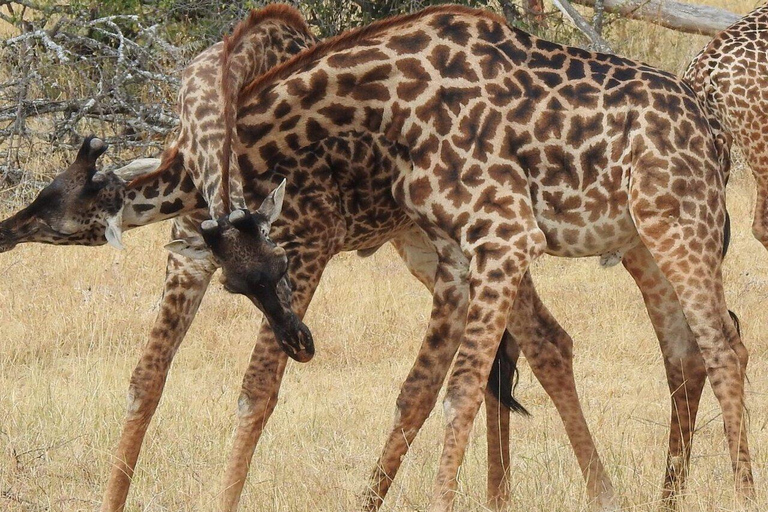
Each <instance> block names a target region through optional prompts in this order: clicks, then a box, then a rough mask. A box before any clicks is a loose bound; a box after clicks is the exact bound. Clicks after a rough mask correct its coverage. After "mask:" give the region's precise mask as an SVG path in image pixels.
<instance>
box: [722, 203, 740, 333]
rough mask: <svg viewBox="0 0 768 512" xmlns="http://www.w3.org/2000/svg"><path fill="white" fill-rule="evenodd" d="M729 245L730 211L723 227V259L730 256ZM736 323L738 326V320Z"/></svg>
mask: <svg viewBox="0 0 768 512" xmlns="http://www.w3.org/2000/svg"><path fill="white" fill-rule="evenodd" d="M729 245H731V216H730V215H728V210H725V226H723V258H725V255H726V254H728V246H729ZM729 313H730V311H729ZM731 316H732V317H735V316H736V315H734V314H733V313H731ZM736 323H737V324H738V319H737V321H736Z"/></svg>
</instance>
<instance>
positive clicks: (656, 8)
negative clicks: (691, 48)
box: [571, 0, 741, 36]
mask: <svg viewBox="0 0 768 512" xmlns="http://www.w3.org/2000/svg"><path fill="white" fill-rule="evenodd" d="M571 1H572V2H573V3H576V4H579V5H586V6H587V7H594V6H595V0H571ZM603 3H604V7H605V11H606V12H613V13H619V14H621V15H622V16H625V17H627V18H633V19H636V20H642V21H649V22H651V23H655V24H657V25H661V26H662V27H666V28H671V29H672V30H678V31H680V32H688V33H692V34H706V35H709V36H714V35H715V34H717V33H718V32H720V31H721V30H723V29H725V28H727V27H729V26H730V25H732V24H734V23H736V22H737V21H738V20H739V19H741V16H740V15H738V14H735V13H732V12H731V11H727V10H725V9H719V8H717V7H709V6H706V5H693V4H686V3H683V2H677V1H675V0H604V2H603Z"/></svg>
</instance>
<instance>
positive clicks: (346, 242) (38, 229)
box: [0, 5, 519, 510]
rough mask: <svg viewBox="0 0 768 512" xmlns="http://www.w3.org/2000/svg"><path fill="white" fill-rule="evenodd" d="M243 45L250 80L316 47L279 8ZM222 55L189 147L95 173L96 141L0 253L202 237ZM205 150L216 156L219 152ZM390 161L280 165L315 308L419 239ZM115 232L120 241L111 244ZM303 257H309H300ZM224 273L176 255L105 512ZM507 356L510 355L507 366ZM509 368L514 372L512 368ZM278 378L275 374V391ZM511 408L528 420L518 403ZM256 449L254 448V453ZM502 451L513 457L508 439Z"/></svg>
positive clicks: (116, 506) (367, 155)
mask: <svg viewBox="0 0 768 512" xmlns="http://www.w3.org/2000/svg"><path fill="white" fill-rule="evenodd" d="M234 39H239V40H240V43H242V44H239V45H238V47H237V49H236V50H235V51H234V52H233V55H232V57H231V59H230V61H231V63H232V64H233V65H234V66H242V67H241V68H240V71H239V72H240V73H242V79H243V80H247V79H249V78H250V77H253V76H255V75H256V74H257V73H260V72H262V71H263V70H264V69H266V68H268V67H269V66H272V65H274V64H275V63H277V62H279V61H280V60H281V59H284V58H285V56H286V55H288V54H290V53H292V52H298V50H299V49H300V48H301V47H302V46H306V45H308V44H311V43H313V42H314V38H313V36H312V35H311V33H309V31H308V29H306V26H305V25H303V20H301V17H300V15H299V14H298V12H297V11H295V10H293V9H291V8H288V7H286V6H277V5H272V6H269V7H267V8H265V9H263V10H261V11H254V12H253V13H252V15H251V16H250V18H249V19H248V20H246V21H245V22H244V23H243V24H242V25H241V26H240V29H239V36H237V37H236V38H234ZM222 47H223V45H222V44H217V45H214V46H213V47H212V48H210V49H209V50H207V51H205V52H203V53H202V54H201V55H200V56H198V57H197V58H196V59H194V61H193V62H192V63H190V65H189V66H188V68H187V69H186V71H185V73H184V79H183V85H182V88H181V91H180V94H179V103H180V104H181V106H182V123H181V134H180V140H182V141H184V144H185V145H186V146H185V147H179V146H175V147H172V148H171V149H170V150H169V151H167V152H166V153H165V154H164V155H163V160H162V162H161V161H160V160H157V159H143V160H137V161H135V162H134V163H133V164H132V165H129V166H126V167H124V168H121V169H118V170H116V171H114V172H102V171H98V172H97V169H96V158H98V156H99V155H100V154H101V153H103V151H104V150H105V149H106V145H105V144H104V143H103V142H102V141H101V140H100V139H97V138H88V139H87V140H86V141H85V142H84V143H83V147H82V148H81V151H80V154H79V156H78V158H77V159H76V160H75V162H74V163H73V164H72V166H70V167H69V168H68V169H67V170H66V171H64V172H62V173H61V174H60V175H59V176H57V178H56V179H55V180H54V181H53V183H51V184H50V185H48V186H47V187H46V188H45V189H44V190H43V191H42V192H41V193H40V194H39V196H38V198H37V199H36V200H35V201H34V202H33V203H32V204H31V205H30V206H29V207H27V208H24V209H23V210H21V211H19V212H18V213H17V214H15V215H13V216H12V217H10V218H9V219H6V220H5V221H3V222H2V223H0V252H5V251H8V250H11V249H13V247H15V246H16V245H17V244H19V243H28V242H39V243H47V244H55V245H72V244H78V245H91V246H96V245H102V244H104V243H105V242H106V241H107V238H110V239H111V241H116V242H117V243H116V245H120V243H119V242H120V238H121V233H122V231H123V230H127V229H132V228H134V227H138V226H144V225H147V224H150V223H153V222H158V221H161V220H166V219H171V218H175V221H174V226H173V228H172V238H173V239H179V238H185V239H194V238H195V237H199V231H198V226H199V225H200V223H201V221H202V220H203V219H205V218H206V217H207V214H206V211H207V203H206V201H205V199H204V198H203V196H202V195H201V194H200V193H199V192H198V191H197V189H196V188H195V186H194V183H193V182H192V180H191V178H190V175H189V173H188V169H189V168H190V167H193V166H204V165H205V164H206V160H205V156H204V155H203V154H202V152H201V151H199V148H195V145H196V144H197V142H198V141H197V140H196V139H195V138H196V137H198V132H200V131H203V130H209V131H210V132H211V133H210V136H216V132H215V130H216V129H217V127H218V124H217V123H218V121H219V118H218V117H217V112H218V110H217V109H218V108H219V107H220V100H219V96H218V87H217V86H216V78H215V76H216V75H217V74H218V72H219V65H220V61H221V55H222ZM273 50H274V51H273ZM207 135H208V134H207ZM201 142H202V143H204V144H205V143H209V146H208V147H215V142H211V141H206V140H203V141H201ZM185 148H186V149H185ZM189 148H193V149H195V150H197V151H198V152H193V151H192V150H191V149H189ZM389 151H390V150H389V149H385V150H382V148H381V147H380V145H379V144H378V143H377V142H376V141H374V140H373V139H372V138H371V137H367V136H363V137H355V138H351V139H332V140H328V141H324V142H323V143H318V144H315V145H313V146H310V147H308V148H306V150H305V152H304V155H305V156H304V157H303V158H302V159H301V166H300V167H299V168H293V167H286V166H282V165H279V166H277V167H276V168H275V169H274V172H275V175H274V177H273V178H271V179H272V181H273V182H276V180H278V179H282V177H283V176H287V177H289V178H290V177H291V176H294V178H292V179H291V182H292V183H296V184H295V185H294V184H291V185H290V186H289V190H290V192H291V193H290V196H289V197H288V198H287V199H286V201H285V207H284V212H283V213H284V214H283V217H282V219H281V220H279V221H278V222H277V223H276V225H275V227H274V230H273V238H274V239H275V240H277V241H283V242H284V243H285V246H286V252H287V253H288V254H289V255H291V265H290V268H289V270H288V273H289V276H290V280H291V281H292V282H294V283H298V286H297V287H296V289H295V290H294V291H293V294H294V296H296V297H299V298H300V299H299V300H300V301H301V302H302V303H306V304H308V303H309V301H310V299H311V293H307V290H313V289H314V286H316V284H317V282H318V281H319V280H320V277H321V275H322V272H323V269H324V267H325V264H326V263H327V262H328V261H329V260H330V259H331V258H332V257H333V256H334V255H335V254H336V253H338V252H340V251H347V250H360V249H366V248H369V247H377V246H379V245H381V244H382V243H385V242H386V241H387V240H389V239H390V238H392V237H395V238H403V242H402V243H403V244H407V243H408V238H409V237H410V232H411V231H414V230H418V229H417V228H414V226H413V225H412V223H411V222H410V220H409V219H408V218H407V216H405V215H404V213H403V212H402V211H401V210H400V209H399V207H398V206H397V205H396V204H395V203H394V201H393V200H392V199H391V194H390V191H389V185H390V181H391V176H392V174H393V171H392V167H393V166H394V165H395V159H396V158H397V153H396V152H395V153H392V154H390V152H389ZM350 162H354V164H353V165H350ZM353 185H354V186H353ZM251 186H258V187H262V188H264V189H268V187H269V186H270V185H269V184H246V192H247V193H248V194H249V196H250V195H253V196H254V197H255V199H253V201H259V202H260V201H261V199H260V197H259V196H258V194H259V193H260V192H252V191H251V189H250V187H251ZM259 190H261V189H259ZM259 202H255V203H249V204H255V205H258V204H259ZM109 229H111V230H113V233H114V236H112V235H109V236H107V232H108V230H109ZM422 249H423V248H421V247H417V248H416V250H415V254H416V256H412V259H413V260H414V261H415V262H416V263H419V261H420V258H419V257H418V254H419V253H420V251H421V250H422ZM297 251H300V252H301V253H302V255H301V256H299V255H297V254H296V253H297ZM215 270H216V266H215V264H214V262H213V261H205V260H202V261H201V260H198V259H190V258H187V257H184V256H180V255H177V254H171V255H170V256H169V257H168V264H167V268H166V280H165V289H164V293H163V300H162V302H161V305H160V311H159V313H158V316H157V319H156V321H155V325H154V327H153V329H152V331H151V333H150V339H149V342H148V344H147V346H146V348H145V349H144V352H143V354H142V356H141V359H140V361H139V363H138V365H137V366H136V369H135V370H134V372H133V375H132V377H131V385H130V391H129V396H130V398H129V410H128V414H127V417H126V423H125V426H124V428H123V432H122V436H121V440H120V443H119V446H118V448H117V450H116V452H115V457H114V465H113V467H112V472H111V475H110V479H109V484H108V486H107V489H106V492H105V497H104V501H103V504H102V510H122V508H123V506H124V504H125V500H126V496H127V493H128V488H129V485H130V481H131V476H132V474H133V470H134V468H135V465H136V462H137V459H138V455H139V450H140V448H141V444H142V440H143V437H144V435H145V433H146V430H147V427H148V425H149V423H150V421H151V418H152V415H153V413H154V411H155V409H156V407H157V405H158V403H159V400H160V396H161V394H162V391H163V387H164V384H165V379H166V376H167V372H168V369H169V367H170V364H171V361H172V359H173V357H174V355H175V353H176V350H177V349H178V347H179V345H180V343H181V341H182V340H183V338H184V335H185V333H186V330H187V329H188V327H189V325H190V324H191V322H192V320H193V319H194V317H195V314H196V311H197V307H198V306H199V304H200V301H201V300H202V297H203V295H204V293H205V291H206V289H207V287H208V283H209V280H210V277H211V275H212V273H213V272H214V271H215ZM262 331H263V332H262V334H260V339H266V343H267V344H268V345H272V346H274V338H273V337H272V334H271V330H270V329H269V327H268V326H266V325H265V326H264V327H262ZM506 339H507V342H506V343H505V344H504V345H505V346H507V345H512V344H511V341H510V340H509V338H508V337H506ZM509 350H510V351H511V353H512V354H513V355H514V359H513V363H514V360H516V359H517V356H516V355H515V354H516V352H515V348H514V346H512V347H511V348H510V349H509ZM278 352H279V349H278ZM504 354H505V352H504V350H503V349H501V350H500V354H499V358H500V362H502V359H503V356H504ZM508 365H509V363H504V366H505V367H506V366H508ZM280 376H281V374H278V375H276V381H277V382H279V378H280ZM259 377H260V376H253V375H251V376H246V384H244V388H245V389H248V387H249V385H248V384H247V383H248V382H249V379H254V378H259ZM273 378H274V377H273ZM498 378H499V377H498V376H497V379H498ZM509 386H510V381H509V377H507V378H506V379H504V378H503V377H502V378H501V381H500V382H498V381H497V382H496V383H491V384H489V389H491V390H497V391H498V390H500V389H501V390H502V391H503V390H504V388H505V387H507V388H509ZM508 392H509V390H508V389H507V394H508ZM275 398H276V395H275ZM488 401H489V404H492V405H489V410H491V411H492V412H494V413H498V412H499V410H500V409H499V406H498V405H499V404H498V402H497V401H496V399H495V397H494V396H493V394H491V393H489V394H488ZM505 403H506V404H507V405H509V406H512V407H515V408H518V409H519V404H516V402H514V401H513V400H511V396H508V397H507V398H506V400H505ZM271 407H272V408H273V407H274V403H272V404H271ZM502 410H505V409H502ZM264 414H267V411H266V410H265V411H264ZM267 416H268V414H267ZM489 421H491V420H489ZM242 430H243V429H241V432H242ZM251 432H252V431H250V430H249V431H248V433H249V434H250V433H251ZM259 432H260V430H259ZM239 437H240V438H241V437H242V436H239ZM257 438H258V437H256V438H254V439H253V444H254V445H255V443H256V440H257ZM240 444H242V443H240ZM499 446H500V442H499V441H498V440H497V439H496V438H495V437H491V438H489V447H492V449H493V450H495V453H496V454H497V457H498V460H497V462H495V463H494V462H493V460H494V459H493V457H492V462H491V464H490V466H489V472H490V475H491V478H490V480H489V489H490V491H489V496H491V499H492V501H494V502H498V501H500V500H503V498H504V497H506V487H504V486H503V485H502V484H503V483H504V481H505V474H506V472H507V471H508V468H509V465H508V462H507V460H508V455H507V456H506V457H505V458H504V459H503V460H502V458H501V453H500V452H499V448H498V447H499ZM504 446H506V447H507V448H506V452H507V453H508V439H507V440H506V442H505V443H504ZM233 454H234V456H233V459H232V460H233V461H234V463H233V464H231V465H234V466H235V467H236V468H239V469H238V470H237V471H240V470H241V469H242V466H241V465H239V464H240V463H241V462H242V460H243V457H242V456H241V455H239V454H238V453H237V449H235V450H234V452H233ZM249 460H250V458H248V459H247V461H246V463H247V462H248V461H249ZM502 463H503V464H504V465H503V466H502ZM246 467H247V465H246ZM230 473H232V471H230ZM242 473H243V478H244V472H242ZM238 474H239V473H238ZM232 480H233V479H232V478H229V479H228V481H232ZM242 484H243V479H240V480H235V481H234V485H233V486H232V487H229V486H228V487H227V490H226V492H225V493H224V496H223V499H224V501H225V507H231V506H233V505H232V503H233V502H234V503H236V501H237V499H239V494H240V492H239V490H240V489H241V488H242Z"/></svg>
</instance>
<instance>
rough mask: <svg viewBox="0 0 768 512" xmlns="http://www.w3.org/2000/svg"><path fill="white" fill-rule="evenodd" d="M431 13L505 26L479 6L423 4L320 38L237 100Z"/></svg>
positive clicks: (268, 72) (245, 91) (271, 71)
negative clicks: (407, 11) (416, 7)
mask: <svg viewBox="0 0 768 512" xmlns="http://www.w3.org/2000/svg"><path fill="white" fill-rule="evenodd" d="M435 13H444V14H469V15H472V16H475V17H483V18H487V19H490V20H492V21H495V22H498V23H502V24H504V25H505V26H506V24H507V22H506V20H504V18H502V17H501V16H499V15H497V14H494V13H492V12H489V11H485V10H482V9H472V8H470V7H464V6H460V5H447V6H446V5H436V6H431V7H427V8H426V9H424V10H421V11H419V12H415V13H412V14H403V15H400V16H394V17H392V18H387V19H384V20H380V21H375V22H373V23H371V24H370V25H366V26H364V27H359V28H356V29H353V30H349V31H347V32H344V33H342V34H339V35H338V36H335V37H332V38H329V39H326V40H324V41H321V42H319V43H317V44H316V45H314V46H312V47H310V48H307V49H306V50H304V51H302V52H300V53H298V54H297V55H296V56H294V57H293V58H291V59H289V60H288V61H286V62H284V63H282V64H279V65H277V66H275V67H274V68H272V69H270V70H269V71H267V72H266V73H264V74H263V75H261V76H258V77H256V78H254V79H253V80H252V81H251V83H249V84H248V85H247V86H246V87H244V88H243V90H242V92H241V93H240V101H243V100H244V99H245V98H248V97H250V96H251V95H253V94H256V93H258V92H260V91H262V90H263V89H264V88H266V87H267V86H269V85H271V84H273V83H274V82H276V81H278V80H283V79H285V78H287V77H288V76H290V75H291V74H292V73H293V72H294V71H296V70H297V69H301V68H303V67H304V66H306V65H308V64H310V63H312V62H315V61H317V60H318V59H320V58H322V57H323V56H325V55H327V54H328V53H331V52H334V51H337V50H345V49H348V48H351V47H353V46H355V45H357V44H358V43H359V42H360V41H362V40H364V39H367V38H369V37H373V36H376V35H378V34H380V33H382V32H385V31H386V30H389V29H390V28H392V27H396V26H399V25H404V24H406V23H410V22H413V21H417V20H419V19H421V18H424V17H426V16H429V15H432V14H435Z"/></svg>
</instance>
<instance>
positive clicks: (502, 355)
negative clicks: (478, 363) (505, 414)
mask: <svg viewBox="0 0 768 512" xmlns="http://www.w3.org/2000/svg"><path fill="white" fill-rule="evenodd" d="M509 343H514V339H513V338H512V335H511V334H510V333H509V331H504V337H502V339H501V343H500V344H499V349H498V351H496V358H495V359H494V360H493V368H491V374H490V375H489V376H488V389H489V390H490V391H491V393H493V396H495V397H496V399H497V400H498V401H499V402H500V403H501V405H503V406H504V407H506V408H507V409H509V410H510V411H513V412H516V413H518V414H522V415H523V416H530V415H531V413H529V412H528V410H527V409H526V408H525V407H523V406H522V404H520V402H518V401H517V400H515V397H514V396H513V395H514V391H515V386H517V378H518V371H517V360H512V359H511V358H510V357H509V356H508V355H507V351H506V348H507V345H508V344H509Z"/></svg>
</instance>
